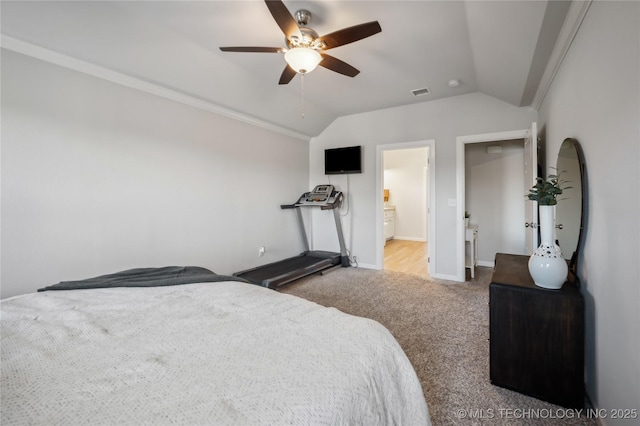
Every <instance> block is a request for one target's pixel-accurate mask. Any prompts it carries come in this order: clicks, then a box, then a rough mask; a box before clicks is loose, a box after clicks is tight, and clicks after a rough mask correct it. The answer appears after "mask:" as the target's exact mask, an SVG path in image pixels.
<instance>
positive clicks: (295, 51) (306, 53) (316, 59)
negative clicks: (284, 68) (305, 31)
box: [284, 47, 322, 74]
mask: <svg viewBox="0 0 640 426" xmlns="http://www.w3.org/2000/svg"><path fill="white" fill-rule="evenodd" d="M284 60H285V61H287V64H289V66H290V67H291V68H293V69H294V70H295V71H296V72H298V73H300V74H306V73H309V72H311V71H313V70H314V69H315V68H316V67H317V66H318V64H319V63H320V61H322V56H321V55H320V53H319V52H318V51H317V50H315V49H311V48H309V47H294V48H292V49H289V50H287V51H286V53H285V54H284Z"/></svg>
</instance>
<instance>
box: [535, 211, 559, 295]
mask: <svg viewBox="0 0 640 426" xmlns="http://www.w3.org/2000/svg"><path fill="white" fill-rule="evenodd" d="M554 207H555V206H540V209H539V211H540V220H539V222H540V239H541V244H540V246H539V247H538V248H537V250H536V251H535V252H533V254H532V255H531V257H530V258H529V273H530V274H531V277H532V278H533V282H534V283H535V284H536V285H537V286H538V287H543V288H549V289H554V290H557V289H560V288H562V285H563V284H564V283H565V281H566V280H567V272H568V267H567V261H566V260H565V259H564V257H563V256H562V253H561V252H560V247H558V246H557V245H556V244H555V243H554V241H553V229H554V228H553V213H554Z"/></svg>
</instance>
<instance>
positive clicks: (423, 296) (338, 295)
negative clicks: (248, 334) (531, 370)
mask: <svg viewBox="0 0 640 426" xmlns="http://www.w3.org/2000/svg"><path fill="white" fill-rule="evenodd" d="M491 272H492V270H491V269H490V268H478V269H477V276H476V279H475V280H473V281H472V282H466V283H454V282H450V281H435V280H429V279H427V278H424V277H421V276H418V275H409V274H403V273H400V272H391V271H375V270H368V269H358V268H348V269H342V268H340V269H337V270H334V271H332V272H330V273H328V274H326V275H314V276H310V277H307V278H303V279H301V280H299V281H297V282H294V283H292V284H289V285H287V286H285V287H283V288H281V289H280V290H279V291H281V292H282V293H288V294H293V295H296V296H299V297H302V298H305V299H308V300H311V301H313V302H316V303H318V304H321V305H324V306H332V307H335V308H337V309H339V310H341V311H343V312H346V313H348V314H352V315H357V316H362V317H367V318H371V319H373V320H376V321H378V322H380V323H381V324H383V325H384V326H385V327H387V329H388V330H389V331H390V332H391V333H392V334H393V335H394V336H395V338H396V340H398V342H399V343H400V345H401V346H402V348H403V349H404V350H405V352H406V354H407V357H408V358H409V360H410V361H411V363H412V364H413V366H414V368H415V370H416V373H417V374H418V377H419V379H420V381H421V383H422V388H423V390H424V394H425V398H426V400H427V404H428V405H429V411H430V413H431V419H432V422H433V424H434V425H449V424H461V425H470V424H474V425H481V424H482V425H526V424H532V425H596V424H597V422H596V421H595V420H593V419H589V418H586V417H585V416H578V413H576V412H575V411H573V410H568V409H564V408H562V407H559V406H557V405H553V404H549V403H546V402H543V401H540V400H537V399H535V398H531V397H528V396H525V395H522V394H519V393H517V392H512V391H509V390H506V389H502V388H499V387H497V386H493V385H492V384H491V383H490V381H489V341H488V339H489V306H488V301H489V282H490V278H491Z"/></svg>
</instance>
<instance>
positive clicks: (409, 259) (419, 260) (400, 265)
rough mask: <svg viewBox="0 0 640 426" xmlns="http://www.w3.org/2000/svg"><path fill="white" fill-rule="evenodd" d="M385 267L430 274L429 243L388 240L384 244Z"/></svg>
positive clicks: (412, 272)
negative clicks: (428, 261) (428, 262)
mask: <svg viewBox="0 0 640 426" xmlns="http://www.w3.org/2000/svg"><path fill="white" fill-rule="evenodd" d="M384 269H386V270H389V271H396V272H404V273H407V274H416V275H424V276H428V275H429V268H428V264H427V243H426V242H420V241H407V240H389V241H387V244H386V245H385V246H384Z"/></svg>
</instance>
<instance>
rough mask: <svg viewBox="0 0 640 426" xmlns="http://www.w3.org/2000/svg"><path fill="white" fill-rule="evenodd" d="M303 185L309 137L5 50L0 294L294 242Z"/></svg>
mask: <svg viewBox="0 0 640 426" xmlns="http://www.w3.org/2000/svg"><path fill="white" fill-rule="evenodd" d="M307 183H308V144H307V143H305V142H302V141H300V140H298V139H294V138H292V137H288V136H283V135H281V134H278V133H275V132H271V131H268V130H264V129H260V128H258V127H254V126H251V125H248V124H244V123H241V122H239V121H235V120H232V119H228V118H224V117H221V116H218V115H215V114H212V113H209V112H206V111H202V110H199V109H195V108H193V107H189V106H186V105H183V104H179V103H176V102H173V101H169V100H167V99H163V98H159V97H156V96H154V95H150V94H147V93H143V92H139V91H136V90H133V89H129V88H126V87H123V86H119V85H117V84H114V83H110V82H107V81H104V80H101V79H97V78H94V77H91V76H88V75H85V74H81V73H78V72H75V71H71V70H68V69H66V68H62V67H59V66H56V65H52V64H49V63H46V62H43V61H39V60H36V59H33V58H29V57H26V56H23V55H20V54H17V53H13V52H9V51H5V50H3V51H2V207H1V208H2V218H1V227H2V236H1V239H2V240H1V243H2V253H1V256H2V258H1V264H2V271H1V278H2V293H1V295H2V297H8V296H12V295H15V294H20V293H26V292H31V291H34V290H36V289H37V288H39V287H42V286H44V285H48V284H54V283H56V282H58V281H60V280H74V279H80V278H86V277H91V276H96V275H100V274H105V273H111V272H115V271H118V270H123V269H127V268H134V267H152V266H167V265H197V266H203V267H206V268H209V269H211V270H213V271H214V272H217V273H220V274H230V273H233V272H236V271H239V270H242V269H245V268H249V267H253V266H256V265H258V264H260V263H266V262H269V261H274V260H277V259H281V258H283V257H285V256H289V255H294V254H297V253H299V252H300V251H301V250H302V243H301V240H300V236H299V235H298V230H297V225H296V220H295V216H294V215H293V213H292V212H291V211H284V210H281V209H280V207H279V205H280V204H285V203H291V202H292V201H294V200H295V199H296V198H297V197H298V196H299V195H300V194H301V193H302V192H304V191H307V190H308V187H307ZM262 245H264V246H266V249H267V251H266V255H265V256H264V257H261V258H259V257H258V255H257V253H258V247H259V246H262Z"/></svg>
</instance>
